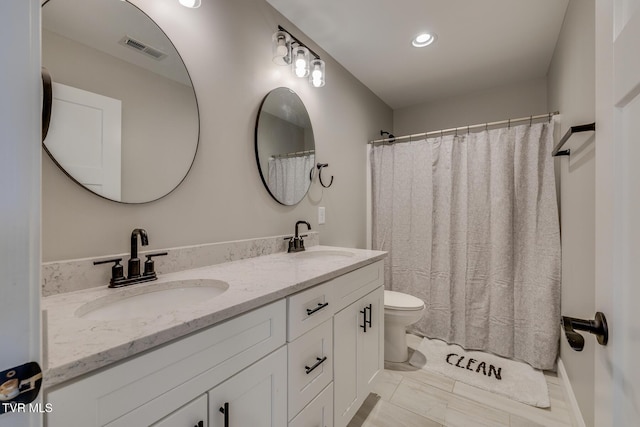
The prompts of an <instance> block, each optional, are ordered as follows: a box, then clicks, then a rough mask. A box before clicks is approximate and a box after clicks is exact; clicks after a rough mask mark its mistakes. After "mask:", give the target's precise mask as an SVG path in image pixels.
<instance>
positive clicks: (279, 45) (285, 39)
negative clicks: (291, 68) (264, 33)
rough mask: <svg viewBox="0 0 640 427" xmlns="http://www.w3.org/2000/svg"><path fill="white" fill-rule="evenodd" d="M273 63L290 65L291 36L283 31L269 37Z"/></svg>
mask: <svg viewBox="0 0 640 427" xmlns="http://www.w3.org/2000/svg"><path fill="white" fill-rule="evenodd" d="M271 49H272V53H273V56H272V58H273V62H275V63H276V64H278V65H289V64H291V36H290V35H289V34H287V33H286V32H284V31H276V32H275V33H273V37H271Z"/></svg>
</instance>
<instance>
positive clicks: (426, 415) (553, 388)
mask: <svg viewBox="0 0 640 427" xmlns="http://www.w3.org/2000/svg"><path fill="white" fill-rule="evenodd" d="M407 340H408V343H409V347H410V351H411V352H412V351H413V349H415V348H416V347H417V346H418V345H419V344H420V341H421V338H420V337H417V336H415V335H408V336H407ZM545 378H546V380H547V385H548V387H549V398H550V401H551V408H548V409H541V408H535V407H533V406H529V405H525V404H523V403H520V402H516V401H515V400H511V399H508V398H506V397H503V396H499V395H495V394H493V393H490V392H488V391H485V390H481V389H478V388H475V387H472V386H469V385H467V384H464V383H461V382H459V381H455V380H453V379H451V378H449V377H445V376H443V375H440V374H437V373H427V372H425V371H423V370H420V369H417V368H415V367H413V366H411V365H409V363H408V362H406V363H391V362H385V370H384V372H383V373H382V377H381V378H380V380H379V381H378V384H377V385H376V387H375V389H374V392H373V393H371V394H370V395H369V397H368V398H367V400H366V401H365V402H364V404H363V405H362V407H361V408H360V410H359V411H358V413H357V414H356V415H355V416H354V418H353V420H352V421H351V423H349V426H348V427H440V426H447V427H475V426H483V427H484V426H486V427H503V426H504V427H572V426H575V424H574V423H573V421H572V418H573V416H572V415H571V409H570V407H569V405H568V403H567V402H566V401H565V397H564V392H563V389H562V383H561V380H560V379H559V378H558V377H557V376H556V375H555V374H554V373H552V372H549V373H545Z"/></svg>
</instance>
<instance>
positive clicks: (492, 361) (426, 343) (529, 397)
mask: <svg viewBox="0 0 640 427" xmlns="http://www.w3.org/2000/svg"><path fill="white" fill-rule="evenodd" d="M409 363H410V364H411V365H413V366H415V367H416V368H420V369H424V370H426V371H436V372H439V373H441V374H443V375H446V376H448V377H450V378H453V379H454V380H457V381H462V382H463V383H466V384H469V385H472V386H475V387H478V388H482V389H484V390H487V391H490V392H492V393H496V394H501V395H503V396H506V397H508V398H510V399H513V400H517V401H519V402H522V403H526V404H528V405H533V406H538V407H540V408H548V407H549V406H550V404H549V390H548V389H547V382H546V380H545V378H544V374H543V373H542V371H539V370H537V369H534V368H532V367H531V366H530V365H527V364H526V363H522V362H517V361H515V360H510V359H505V358H503V357H499V356H496V355H494V354H490V353H484V352H482V351H467V350H465V349H463V348H462V347H460V346H459V345H455V344H447V343H446V342H444V341H440V340H436V339H429V338H424V339H423V340H422V342H421V343H420V346H419V347H418V348H417V349H416V351H415V352H414V353H413V356H411V359H410V360H409Z"/></svg>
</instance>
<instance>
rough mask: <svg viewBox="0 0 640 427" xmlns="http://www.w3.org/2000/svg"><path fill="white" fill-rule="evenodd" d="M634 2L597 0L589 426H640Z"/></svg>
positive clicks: (637, 28) (639, 129) (639, 163)
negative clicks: (603, 321)
mask: <svg viewBox="0 0 640 427" xmlns="http://www.w3.org/2000/svg"><path fill="white" fill-rule="evenodd" d="M639 45H640V0H597V1H596V129H597V135H596V144H597V145H596V309H597V310H598V311H602V312H603V313H605V315H606V316H607V320H608V323H609V330H610V331H609V332H610V336H609V344H608V345H607V346H606V347H603V346H597V350H596V366H595V374H596V390H595V403H596V406H595V425H596V426H597V427H606V426H625V427H626V426H637V425H640V368H639V367H638V357H639V356H638V355H639V354H640V315H639V314H638V307H639V306H640V222H639V218H640V50H639V49H638V46H639Z"/></svg>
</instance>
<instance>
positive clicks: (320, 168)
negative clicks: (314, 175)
mask: <svg viewBox="0 0 640 427" xmlns="http://www.w3.org/2000/svg"><path fill="white" fill-rule="evenodd" d="M327 166H329V163H318V165H317V167H318V180H319V181H320V185H322V186H323V187H324V188H329V187H331V184H333V175H331V181H329V185H324V182H322V168H326V167H327Z"/></svg>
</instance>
